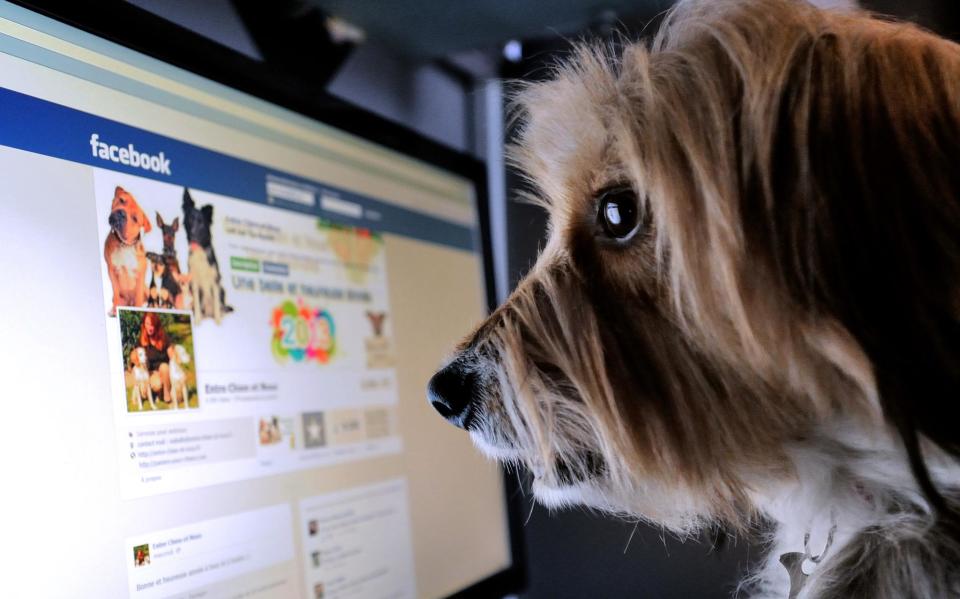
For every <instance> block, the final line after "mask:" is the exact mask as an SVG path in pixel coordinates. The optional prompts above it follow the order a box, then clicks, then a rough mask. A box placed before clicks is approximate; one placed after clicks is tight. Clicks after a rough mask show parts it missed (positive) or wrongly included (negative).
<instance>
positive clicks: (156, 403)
mask: <svg viewBox="0 0 960 599" xmlns="http://www.w3.org/2000/svg"><path fill="white" fill-rule="evenodd" d="M118 314H119V319H120V337H121V342H122V343H123V357H124V372H123V376H124V387H125V389H126V400H127V412H154V411H161V410H191V409H196V408H198V407H200V398H199V395H198V394H197V377H196V367H195V364H194V359H193V355H194V353H193V326H192V322H191V318H190V314H175V313H170V312H163V311H153V310H136V309H128V308H121V309H120V310H119V311H118Z"/></svg>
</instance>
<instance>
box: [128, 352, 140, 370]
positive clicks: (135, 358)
mask: <svg viewBox="0 0 960 599" xmlns="http://www.w3.org/2000/svg"><path fill="white" fill-rule="evenodd" d="M130 363H131V364H133V365H134V366H139V365H140V356H139V355H138V353H137V348H133V349H132V350H130Z"/></svg>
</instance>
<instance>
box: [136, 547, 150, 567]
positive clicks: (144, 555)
mask: <svg viewBox="0 0 960 599" xmlns="http://www.w3.org/2000/svg"><path fill="white" fill-rule="evenodd" d="M149 565H150V545H137V546H136V547H134V548H133V567H134V568H142V567H143V566H149Z"/></svg>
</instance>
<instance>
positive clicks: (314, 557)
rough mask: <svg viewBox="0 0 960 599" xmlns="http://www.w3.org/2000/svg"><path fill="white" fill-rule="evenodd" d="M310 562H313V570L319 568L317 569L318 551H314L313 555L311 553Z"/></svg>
mask: <svg viewBox="0 0 960 599" xmlns="http://www.w3.org/2000/svg"><path fill="white" fill-rule="evenodd" d="M310 560H311V561H312V562H313V567H314V568H319V567H320V552H319V551H314V552H313V553H311V554H310Z"/></svg>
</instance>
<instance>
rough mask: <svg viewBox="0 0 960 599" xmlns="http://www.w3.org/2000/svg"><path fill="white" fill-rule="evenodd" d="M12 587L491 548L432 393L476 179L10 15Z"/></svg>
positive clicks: (79, 586)
mask: <svg viewBox="0 0 960 599" xmlns="http://www.w3.org/2000/svg"><path fill="white" fill-rule="evenodd" d="M0 181H2V184H0V195H2V198H0V243H2V244H3V257H4V258H3V262H4V268H3V279H4V281H3V287H2V289H3V291H2V293H0V312H2V314H3V319H4V326H3V337H2V343H3V349H2V352H0V355H2V362H3V364H4V366H3V368H2V370H0V378H2V387H0V388H2V389H3V390H4V393H3V395H4V401H5V406H6V412H5V415H6V418H5V422H6V424H7V426H5V427H4V428H5V432H4V433H3V434H2V435H0V447H2V448H3V453H4V458H3V460H4V471H5V477H4V478H5V483H4V487H5V490H4V499H3V502H2V503H3V505H4V511H5V512H6V516H5V518H4V522H5V524H4V530H3V534H2V538H0V544H2V545H3V554H4V558H3V562H4V564H5V566H6V567H5V568H4V570H5V575H4V578H5V580H4V582H3V583H2V584H3V588H4V589H5V590H4V591H3V594H4V595H5V596H10V597H14V596H16V597H56V596H64V597H67V596H69V597H120V596H130V597H137V598H144V599H147V598H154V597H251V598H252V597H257V598H267V597H284V598H286V597H305V598H308V599H321V598H327V599H333V598H337V597H344V598H346V597H378V598H388V597H389V598H402V597H439V596H445V595H448V594H451V593H453V592H456V591H458V590H460V589H463V588H465V587H468V586H470V585H471V584H473V583H475V582H477V581H479V580H482V579H484V578H486V577H489V576H491V575H492V574H495V573H497V572H499V571H501V570H504V569H505V568H508V567H509V566H510V561H511V553H510V538H509V534H508V522H507V509H506V507H505V503H504V490H503V482H502V478H501V474H500V473H499V471H498V470H497V468H496V467H495V466H494V465H492V464H489V463H487V462H485V461H484V460H483V459H482V458H480V457H478V456H477V455H476V453H475V452H474V451H473V449H472V447H470V445H469V441H468V440H467V438H466V436H465V435H461V434H459V433H458V431H456V430H455V429H454V428H453V427H450V426H449V425H447V424H446V423H444V422H443V421H442V420H441V419H440V418H438V417H437V416H436V414H435V413H433V410H432V409H431V408H430V407H429V406H428V405H427V402H426V400H425V398H424V387H425V385H426V381H427V380H428V379H429V377H430V375H431V374H432V373H433V371H434V369H435V368H436V367H437V366H438V364H439V362H440V360H441V359H442V357H443V356H444V354H445V353H446V352H447V351H449V350H450V349H451V347H452V345H453V343H454V342H455V341H456V340H457V339H458V337H459V336H461V335H462V334H463V333H464V331H467V330H469V329H470V327H471V326H472V325H473V324H474V323H475V322H476V321H477V320H478V319H479V318H480V317H481V316H482V315H483V314H484V312H485V309H486V305H485V300H484V298H485V287H484V280H483V268H482V266H483V262H482V260H483V258H482V255H481V252H480V249H479V247H480V245H479V244H480V241H479V237H478V235H479V234H478V224H477V223H478V214H477V203H476V197H475V194H476V193H477V190H476V188H475V185H474V182H473V181H471V180H470V179H468V178H464V177H462V176H458V175H456V174H454V173H452V172H448V171H445V170H442V169H440V168H437V167H434V166H431V165H429V164H427V163H425V162H420V161H418V160H414V159H412V158H410V157H408V156H404V155H402V154H400V153H398V152H394V151H391V150H387V149H385V148H384V147H381V146H378V145H376V144H375V143H372V142H370V141H367V140H364V139H360V138H358V137H354V136H351V135H349V134H346V133H344V132H343V131H340V130H337V129H334V128H332V127H330V126H327V125H324V124H322V123H320V122H318V121H314V120H311V119H309V118H306V117H304V116H302V115H300V114H298V113H295V112H292V111H289V110H286V109H284V108H281V107H279V106H276V105H272V104H269V103H267V102H265V101H262V100H260V99H257V98H256V97H253V96H250V95H246V94H244V93H241V92H239V91H236V90H234V89H231V88H229V87H227V86H224V85H221V84H219V83H214V82H213V81H210V80H207V79H203V78H201V77H199V76H196V75H194V74H191V73H190V72H187V71H185V70H181V69H178V68H175V67H173V66H171V65H169V64H165V63H163V62H160V61H157V60H155V59H152V58H149V57H147V56H145V55H142V54H138V53H136V52H134V51H132V50H130V49H128V48H125V47H122V46H119V45H116V44H113V43H111V42H108V41H106V40H105V39H101V38H98V37H95V36H93V35H90V34H88V33H85V32H83V31H80V30H79V29H74V28H72V27H69V26H67V25H65V24H62V23H59V22H57V21H54V20H51V19H49V18H46V17H43V16H41V15H38V14H36V13H32V12H30V11H27V10H25V9H22V8H19V7H15V6H11V5H6V4H2V5H0Z"/></svg>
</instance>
